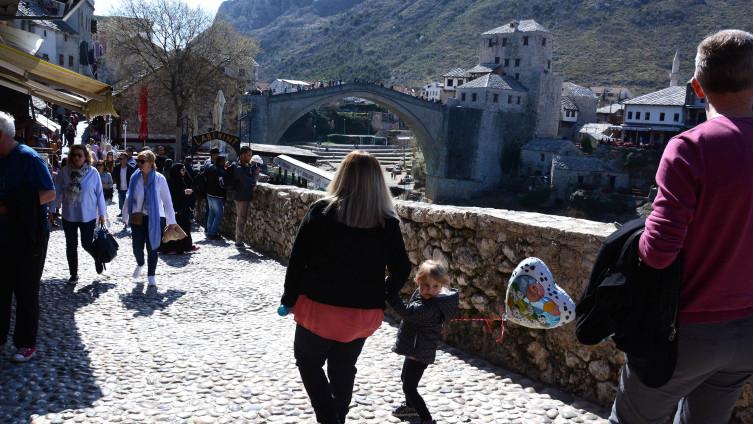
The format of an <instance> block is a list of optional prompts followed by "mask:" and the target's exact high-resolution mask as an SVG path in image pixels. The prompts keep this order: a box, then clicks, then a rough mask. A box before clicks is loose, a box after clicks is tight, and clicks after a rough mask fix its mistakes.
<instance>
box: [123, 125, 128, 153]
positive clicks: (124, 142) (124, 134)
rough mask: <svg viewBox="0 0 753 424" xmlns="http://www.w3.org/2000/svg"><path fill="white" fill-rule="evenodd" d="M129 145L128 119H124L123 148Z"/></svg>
mask: <svg viewBox="0 0 753 424" xmlns="http://www.w3.org/2000/svg"><path fill="white" fill-rule="evenodd" d="M126 147H128V121H126V120H123V150H125V149H126Z"/></svg>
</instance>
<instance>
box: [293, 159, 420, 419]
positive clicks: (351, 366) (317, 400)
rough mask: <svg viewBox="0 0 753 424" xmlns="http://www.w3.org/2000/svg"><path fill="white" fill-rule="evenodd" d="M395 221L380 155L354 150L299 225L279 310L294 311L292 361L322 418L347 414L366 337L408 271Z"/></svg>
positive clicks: (315, 409) (379, 319) (376, 326)
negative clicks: (325, 368)
mask: <svg viewBox="0 0 753 424" xmlns="http://www.w3.org/2000/svg"><path fill="white" fill-rule="evenodd" d="M399 224H400V222H399V219H398V217H397V213H396V212H395V208H394V206H393V204H392V196H391V195H390V192H389V190H388V189H387V184H386V183H385V181H384V175H383V174H382V168H381V166H380V165H379V161H378V160H377V159H376V158H375V157H374V156H372V155H370V154H369V153H367V152H362V151H354V152H351V153H350V154H348V156H346V157H345V159H344V160H343V162H342V165H341V166H340V169H339V170H338V171H337V173H336V174H335V176H334V179H333V180H332V182H331V183H330V185H329V187H328V189H327V196H326V197H325V198H324V199H322V200H320V201H318V202H316V203H314V204H313V205H312V206H311V207H310V208H309V210H308V212H307V213H306V216H305V217H304V218H303V222H302V223H301V227H300V228H299V230H298V235H297V236H296V239H295V242H294V244H293V249H292V252H291V254H290V261H289V265H288V269H287V274H286V276H285V291H284V293H283V295H282V299H281V301H280V303H281V305H280V307H279V308H278V313H279V314H280V315H286V314H287V313H289V312H290V311H292V312H293V313H294V317H295V321H296V323H297V326H296V331H295V341H294V347H293V350H294V354H295V359H296V365H297V366H298V371H299V372H300V374H301V381H302V382H303V385H304V387H305V388H306V392H307V393H308V396H309V399H310V400H311V405H312V406H313V408H314V412H315V413H316V419H317V421H318V422H320V423H325V424H342V423H344V422H345V417H346V416H347V414H348V407H349V405H350V400H351V397H352V394H353V382H354V381H355V376H356V362H357V360H358V356H359V355H360V353H361V349H362V348H363V345H364V342H365V341H366V338H367V337H369V336H370V335H371V334H373V333H374V331H376V329H377V328H379V326H380V325H381V323H382V320H383V318H384V306H385V299H386V296H387V294H390V295H392V294H394V293H397V292H398V291H399V290H400V288H401V287H402V286H403V284H404V283H405V281H406V279H407V278H408V274H409V273H410V261H409V260H408V255H407V254H406V252H405V244H404V243H403V236H402V234H401V232H400V225H399ZM356 247H357V248H356ZM385 269H386V270H387V271H388V277H387V279H386V280H385ZM325 361H326V362H327V374H326V375H325V373H324V370H323V369H322V367H323V365H324V363H325Z"/></svg>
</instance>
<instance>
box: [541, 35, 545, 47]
mask: <svg viewBox="0 0 753 424" xmlns="http://www.w3.org/2000/svg"><path fill="white" fill-rule="evenodd" d="M541 45H542V46H546V37H544V38H542V39H541Z"/></svg>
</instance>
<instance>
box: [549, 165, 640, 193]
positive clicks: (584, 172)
mask: <svg viewBox="0 0 753 424" xmlns="http://www.w3.org/2000/svg"><path fill="white" fill-rule="evenodd" d="M550 178H551V180H550V181H551V184H552V188H553V189H554V192H555V193H556V196H557V198H559V199H567V198H568V196H570V194H571V193H572V192H573V191H575V190H577V189H579V188H583V189H588V190H601V191H607V192H611V191H615V190H621V189H627V188H628V187H629V184H630V179H629V177H628V174H626V173H624V172H622V171H619V170H617V169H614V168H612V167H611V166H609V165H607V164H606V163H604V162H602V161H601V160H600V159H597V158H593V157H578V156H554V158H553V159H552V168H551V175H550Z"/></svg>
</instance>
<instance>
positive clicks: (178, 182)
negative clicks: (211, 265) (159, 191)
mask: <svg viewBox="0 0 753 424" xmlns="http://www.w3.org/2000/svg"><path fill="white" fill-rule="evenodd" d="M167 185H168V187H169V188H170V198H171V199H172V201H173V208H174V209H175V221H176V222H177V223H178V225H179V226H180V228H181V229H182V230H183V232H185V233H186V237H185V238H184V239H181V240H174V241H169V242H167V243H163V244H162V246H161V247H160V250H162V251H163V252H165V253H167V254H168V255H175V254H183V253H186V252H190V251H194V250H198V247H197V246H194V245H193V239H192V238H191V220H192V219H193V208H192V207H191V205H192V203H191V199H192V198H193V190H192V189H191V184H190V183H189V182H188V181H187V180H186V168H185V167H184V166H183V164H182V163H176V164H173V165H172V167H171V168H170V175H169V176H168V178H167Z"/></svg>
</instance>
